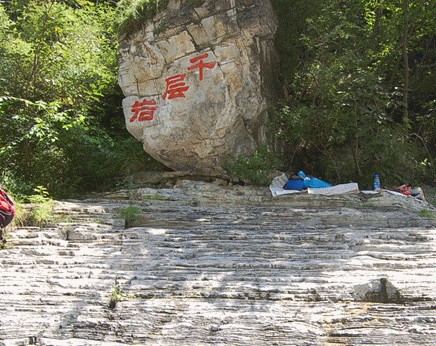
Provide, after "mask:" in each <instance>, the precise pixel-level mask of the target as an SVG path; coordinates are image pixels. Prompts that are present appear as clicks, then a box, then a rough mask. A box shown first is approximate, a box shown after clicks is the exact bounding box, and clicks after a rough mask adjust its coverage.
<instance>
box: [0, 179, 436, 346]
mask: <svg viewBox="0 0 436 346" xmlns="http://www.w3.org/2000/svg"><path fill="white" fill-rule="evenodd" d="M128 207H130V210H133V209H134V207H136V208H137V212H136V213H131V214H130V216H131V218H130V219H129V220H125V219H124V218H122V217H121V214H120V211H121V210H126V208H128ZM428 208H430V207H429V206H428V205H425V204H423V203H421V202H419V201H416V200H413V199H406V198H403V197H394V196H388V195H382V196H380V197H374V198H371V199H369V200H366V199H361V198H360V196H359V195H357V194H355V195H347V196H336V197H323V196H316V195H298V196H294V195H293V196H282V197H280V198H276V199H272V198H271V195H270V193H269V191H268V189H266V188H249V187H240V186H230V187H229V186H222V184H221V183H220V182H217V183H216V184H214V183H203V182H192V181H186V180H180V181H179V182H178V183H177V185H176V186H175V187H174V188H168V189H155V188H142V189H135V190H124V191H119V192H117V193H112V194H107V195H105V196H100V197H99V198H98V199H94V200H86V201H62V202H58V203H57V205H56V213H57V215H58V216H59V218H60V219H59V221H58V222H56V223H53V224H50V225H47V226H45V227H42V228H39V227H18V228H17V229H15V230H13V231H11V230H8V233H7V234H8V236H9V237H10V238H9V239H8V240H9V242H8V246H7V247H6V248H5V249H2V250H0V269H1V275H0V298H1V299H0V311H1V314H0V345H31V344H32V345H134V344H136V345H153V346H154V345H187V346H188V345H189V346H191V345H211V344H214V345H247V346H248V345H250V346H252V345H259V346H260V345H262V346H263V345H308V344H310V345H326V344H335V345H336V344H345V345H371V344H377V345H433V344H434V340H435V335H436V309H435V298H436V285H435V282H436V270H435V263H436V262H435V261H436V228H435V226H436V224H435V220H434V219H427V218H423V217H420V216H419V211H420V210H422V209H428ZM138 211H139V212H138ZM124 215H129V214H128V213H124ZM132 216H136V218H134V217H132ZM126 221H127V225H128V226H129V227H127V228H126V227H125V225H126Z"/></svg>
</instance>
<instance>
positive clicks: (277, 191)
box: [269, 173, 359, 197]
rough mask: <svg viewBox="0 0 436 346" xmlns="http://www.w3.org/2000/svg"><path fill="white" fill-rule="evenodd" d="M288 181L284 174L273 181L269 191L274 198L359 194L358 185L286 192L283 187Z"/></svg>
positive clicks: (341, 185)
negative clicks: (283, 196)
mask: <svg viewBox="0 0 436 346" xmlns="http://www.w3.org/2000/svg"><path fill="white" fill-rule="evenodd" d="M287 181H288V177H287V176H286V174H284V173H283V174H282V175H280V176H278V177H275V178H274V179H273V181H272V182H271V185H270V186H269V189H270V191H271V194H272V195H273V197H276V196H280V195H287V194H293V193H309V194H311V195H327V196H331V195H341V194H344V193H350V192H359V185H358V184H357V183H348V184H339V185H335V186H331V187H321V188H316V189H313V188H309V189H307V190H304V191H299V190H285V189H284V188H283V186H284V185H285V184H286V182H287Z"/></svg>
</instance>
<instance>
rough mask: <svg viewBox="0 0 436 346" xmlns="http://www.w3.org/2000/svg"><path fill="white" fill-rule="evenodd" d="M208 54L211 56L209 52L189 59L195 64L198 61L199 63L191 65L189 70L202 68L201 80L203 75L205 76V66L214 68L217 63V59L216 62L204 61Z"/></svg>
mask: <svg viewBox="0 0 436 346" xmlns="http://www.w3.org/2000/svg"><path fill="white" fill-rule="evenodd" d="M208 56H209V54H208V53H204V54H203V55H199V56H196V57H195V58H192V59H190V60H189V61H190V62H191V63H193V64H195V63H196V62H197V61H198V63H197V64H195V65H192V66H189V67H188V70H194V69H199V70H200V80H203V77H204V73H203V70H204V69H205V68H208V69H213V68H214V67H215V65H216V61H214V62H204V61H203V60H204V59H206V58H207V57H208Z"/></svg>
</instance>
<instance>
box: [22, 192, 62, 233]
mask: <svg viewBox="0 0 436 346" xmlns="http://www.w3.org/2000/svg"><path fill="white" fill-rule="evenodd" d="M34 192H35V193H34V194H33V195H31V196H29V197H28V200H29V202H30V203H32V207H31V208H30V210H29V211H28V212H26V213H24V214H23V220H22V221H21V222H22V223H24V224H29V223H30V224H37V225H39V226H40V227H41V226H42V225H43V224H47V223H48V222H50V221H53V220H54V211H53V207H54V200H53V199H51V198H50V196H49V193H48V191H47V189H46V188H45V187H44V186H37V187H36V188H35V189H34Z"/></svg>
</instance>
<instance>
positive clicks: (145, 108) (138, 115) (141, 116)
mask: <svg viewBox="0 0 436 346" xmlns="http://www.w3.org/2000/svg"><path fill="white" fill-rule="evenodd" d="M156 110H157V103H156V100H154V99H152V100H147V99H144V100H143V101H142V102H139V101H135V103H134V104H133V106H132V112H133V116H132V117H131V118H130V122H131V123H133V122H134V121H135V120H138V121H149V120H153V117H154V112H155V111H156Z"/></svg>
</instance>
